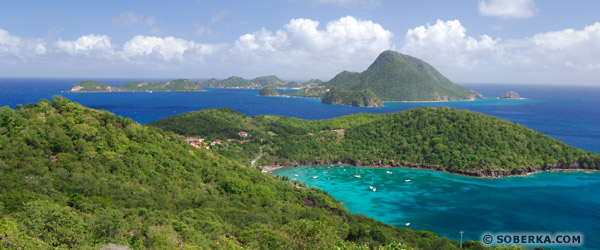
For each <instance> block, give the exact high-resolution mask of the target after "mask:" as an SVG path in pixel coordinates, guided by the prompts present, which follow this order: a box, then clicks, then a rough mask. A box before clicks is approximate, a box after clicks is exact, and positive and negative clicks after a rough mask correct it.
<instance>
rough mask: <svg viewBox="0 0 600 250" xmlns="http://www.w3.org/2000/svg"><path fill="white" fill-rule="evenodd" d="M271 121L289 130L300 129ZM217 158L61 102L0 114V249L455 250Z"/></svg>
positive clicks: (472, 245) (221, 115)
mask: <svg viewBox="0 0 600 250" xmlns="http://www.w3.org/2000/svg"><path fill="white" fill-rule="evenodd" d="M194 114H201V115H202V116H204V117H207V118H208V117H210V118H211V119H207V120H202V121H199V122H198V123H196V125H195V126H194V129H200V130H204V131H209V130H215V131H223V132H226V131H229V130H232V129H233V131H235V132H237V131H239V130H237V129H240V128H248V131H254V129H256V130H259V129H260V130H263V129H264V128H262V127H255V128H252V127H247V126H246V125H247V124H248V123H253V122H254V119H255V118H250V117H247V116H244V115H241V114H239V113H237V112H234V111H231V110H228V109H223V110H207V111H202V112H199V113H194ZM188 115H189V114H183V115H182V116H178V118H176V120H179V118H181V117H188ZM196 117H200V116H196ZM213 118H214V119H213ZM273 118H274V120H273V121H274V122H276V120H279V121H281V122H284V124H287V125H285V126H286V127H289V128H293V127H297V128H298V129H301V127H299V126H304V125H302V124H304V123H305V122H304V121H302V120H297V119H289V118H283V117H273ZM262 119H265V120H264V121H261V122H267V120H268V119H271V118H269V117H264V118H262ZM344 120H345V119H344ZM296 121H300V123H298V124H296V123H295V122H296ZM182 122H183V121H182ZM352 122H359V123H360V121H356V120H353V121H352ZM235 123H237V124H235ZM179 125H180V126H183V125H186V124H183V123H182V124H179ZM230 126H231V127H230ZM192 131H196V130H192ZM235 132H234V135H235ZM277 132H278V133H279V134H280V135H285V134H286V133H284V132H283V131H279V130H277ZM296 132H297V133H300V134H303V130H296ZM219 133H221V132H219ZM288 133H294V130H293V129H292V130H290V131H288ZM259 135H260V133H258V134H254V132H251V136H259ZM298 135H299V134H298ZM256 138H258V137H256ZM302 143H304V142H302ZM235 145H240V146H235ZM246 145H248V146H249V147H250V148H252V147H255V146H256V145H257V144H256V143H244V144H231V146H230V147H229V148H228V149H229V150H231V151H233V152H234V153H236V154H240V152H243V151H245V150H244V147H246ZM265 146H266V145H265ZM265 149H267V148H265ZM236 150H241V151H239V152H235V151H236ZM256 150H258V149H256ZM268 150H269V151H270V150H271V149H268ZM219 151H220V149H219V148H218V147H217V148H215V150H214V151H213V150H212V149H211V150H204V149H196V148H193V147H191V146H190V145H188V144H187V143H185V142H184V140H183V138H182V137H180V136H178V135H176V134H174V133H171V132H165V131H163V130H161V129H158V128H155V127H148V126H144V125H140V124H138V123H136V122H133V121H132V120H131V119H125V118H122V117H118V116H115V115H114V114H112V113H109V112H106V111H98V110H93V109H89V108H85V107H82V106H81V105H79V104H77V103H72V102H70V101H68V100H66V99H64V98H62V97H55V98H53V100H52V101H47V100H42V101H40V102H38V103H30V104H27V105H25V106H24V107H23V106H21V105H19V106H18V108H17V109H11V108H9V107H2V108H0V248H2V249H101V248H102V247H106V248H103V249H121V248H124V247H123V246H128V247H131V248H133V249H242V248H243V249H333V248H334V247H336V248H338V249H368V247H367V246H366V245H367V244H368V246H370V247H378V246H381V245H383V246H385V248H383V249H459V248H458V245H459V243H458V242H457V241H450V240H448V239H447V238H439V237H438V236H436V235H435V234H433V233H430V232H424V231H413V230H411V229H407V228H396V227H393V226H389V225H385V224H383V223H380V222H377V221H375V220H373V219H370V218H367V217H366V216H364V215H360V214H357V215H354V214H352V213H350V212H348V211H347V210H346V209H345V208H344V207H343V205H342V204H341V203H340V202H339V201H336V200H335V199H333V198H332V197H331V196H329V195H328V194H327V193H326V192H323V191H321V190H317V189H313V188H307V187H305V186H304V185H303V184H302V183H298V182H295V183H294V185H292V184H290V183H289V180H288V179H285V178H283V179H278V178H277V177H274V176H270V175H267V174H262V173H260V172H259V171H257V170H255V169H251V168H249V167H247V166H248V165H249V161H244V162H237V161H234V160H232V159H233V158H231V157H224V156H222V155H220V154H219V153H218V152H219ZM223 152H227V151H224V150H223ZM234 153H230V154H234ZM248 157H250V156H248ZM252 157H254V156H252ZM399 242H401V243H399ZM109 243H111V244H109ZM115 245H116V246H115ZM465 246H466V248H467V249H481V246H480V245H479V243H476V242H470V241H469V242H467V243H466V244H465Z"/></svg>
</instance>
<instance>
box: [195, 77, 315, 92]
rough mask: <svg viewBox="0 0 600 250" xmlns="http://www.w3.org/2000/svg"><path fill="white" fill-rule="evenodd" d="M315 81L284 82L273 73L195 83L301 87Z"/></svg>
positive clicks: (221, 86)
mask: <svg viewBox="0 0 600 250" xmlns="http://www.w3.org/2000/svg"><path fill="white" fill-rule="evenodd" d="M317 82H320V80H318V79H313V80H310V81H308V82H307V84H311V85H302V84H300V83H297V82H294V81H290V82H286V81H284V80H281V79H279V77H277V76H275V75H270V76H260V77H257V78H254V79H252V80H246V79H244V78H242V77H239V76H231V77H228V78H226V79H223V80H218V79H216V78H211V79H208V80H206V81H197V82H196V84H197V85H198V86H200V87H211V88H263V87H275V88H281V89H294V88H301V87H302V86H313V85H316V84H317Z"/></svg>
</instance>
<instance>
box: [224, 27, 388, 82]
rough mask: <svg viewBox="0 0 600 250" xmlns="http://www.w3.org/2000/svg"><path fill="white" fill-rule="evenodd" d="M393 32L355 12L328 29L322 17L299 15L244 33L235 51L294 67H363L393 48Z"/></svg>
mask: <svg viewBox="0 0 600 250" xmlns="http://www.w3.org/2000/svg"><path fill="white" fill-rule="evenodd" d="M392 36H393V34H392V32H390V31H388V30H385V29H384V28H383V27H382V26H381V25H379V24H377V23H374V22H372V21H369V20H357V19H356V18H354V17H352V16H346V17H342V18H340V19H338V20H334V21H331V22H328V23H327V24H326V25H325V27H324V29H319V22H318V21H315V20H311V19H302V18H299V19H292V20H290V22H289V23H287V24H286V25H284V29H282V30H277V31H274V32H273V31H269V30H266V29H264V28H263V29H261V30H259V31H257V32H254V33H252V34H245V35H242V36H241V37H240V38H239V39H238V40H237V41H236V42H235V45H234V47H233V48H232V50H231V52H232V53H233V54H234V55H235V56H236V58H241V59H245V60H247V61H254V62H257V61H258V62H263V64H264V65H268V66H271V67H279V68H281V65H282V63H285V64H286V65H288V66H287V67H288V68H289V69H290V70H293V69H295V70H305V71H308V72H310V71H314V70H325V69H329V70H331V69H333V68H335V69H339V70H341V69H354V70H362V69H364V68H365V67H366V66H368V62H369V61H371V60H373V59H374V58H375V57H376V56H377V55H378V54H379V53H380V52H381V51H383V50H386V49H391V48H393V44H392ZM255 65H256V64H255ZM265 73H266V72H265Z"/></svg>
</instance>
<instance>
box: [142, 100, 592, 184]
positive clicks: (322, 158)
mask: <svg viewBox="0 0 600 250" xmlns="http://www.w3.org/2000/svg"><path fill="white" fill-rule="evenodd" d="M208 121H210V123H211V125H212V126H211V125H209V124H207V122H208ZM149 125H150V126H156V127H160V128H163V129H165V130H169V131H173V132H175V133H180V134H184V135H188V136H208V137H212V138H218V137H221V138H230V137H231V136H235V132H236V131H241V130H244V131H248V132H249V133H250V134H252V135H254V136H255V138H262V139H263V144H264V145H263V151H264V155H263V157H262V158H261V160H260V162H259V164H261V165H263V166H265V165H284V166H285V165H287V166H291V165H313V164H314V165H322V164H334V163H335V164H338V163H346V164H351V165H358V166H393V167H409V168H425V169H432V170H438V171H447V172H452V173H457V174H463V175H470V176H480V177H488V176H510V175H524V174H527V173H532V172H537V171H543V170H554V169H600V156H599V155H598V154H595V153H592V152H585V151H583V150H581V149H577V148H574V147H571V146H568V145H566V144H565V143H563V142H560V141H558V140H556V139H553V138H551V137H549V136H546V135H544V134H542V133H539V132H537V131H534V130H531V129H528V128H526V127H524V126H521V125H519V124H517V123H512V122H508V121H505V120H502V119H500V118H497V117H493V116H489V115H484V114H481V113H476V112H471V111H466V110H458V109H452V108H447V107H440V108H429V107H426V108H416V109H411V110H406V111H401V112H398V113H393V114H356V115H349V116H343V117H338V118H333V119H327V120H317V121H313V120H301V119H297V118H293V117H283V116H271V115H262V116H255V117H249V116H246V115H243V114H239V113H237V112H235V111H233V110H230V109H210V110H201V111H196V112H189V113H185V114H180V115H176V116H172V117H169V118H165V119H161V120H157V121H155V122H152V123H150V124H149ZM248 147H249V148H248V150H255V152H254V154H256V153H257V150H258V147H253V148H252V147H251V146H248ZM228 153H229V152H227V151H225V152H223V154H228ZM250 155H253V154H250Z"/></svg>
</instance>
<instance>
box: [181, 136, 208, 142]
mask: <svg viewBox="0 0 600 250" xmlns="http://www.w3.org/2000/svg"><path fill="white" fill-rule="evenodd" d="M185 141H186V142H187V143H194V142H203V141H204V138H192V137H190V138H186V139H185Z"/></svg>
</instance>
